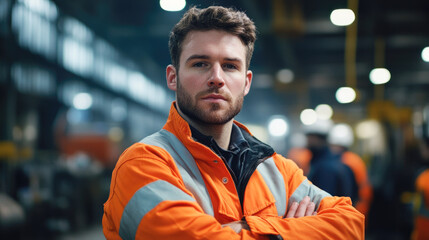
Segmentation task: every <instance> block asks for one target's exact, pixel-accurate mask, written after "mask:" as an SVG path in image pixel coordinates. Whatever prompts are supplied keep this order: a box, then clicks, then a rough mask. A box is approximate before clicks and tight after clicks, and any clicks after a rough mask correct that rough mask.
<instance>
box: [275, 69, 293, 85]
mask: <svg viewBox="0 0 429 240" xmlns="http://www.w3.org/2000/svg"><path fill="white" fill-rule="evenodd" d="M276 77H277V80H278V81H279V82H281V83H290V82H292V81H293V78H294V74H293V72H292V71H291V70H289V69H281V70H280V71H278V72H277V74H276Z"/></svg>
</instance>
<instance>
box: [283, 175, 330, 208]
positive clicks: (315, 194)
mask: <svg viewBox="0 0 429 240" xmlns="http://www.w3.org/2000/svg"><path fill="white" fill-rule="evenodd" d="M305 196H309V197H310V199H311V201H312V202H314V203H315V204H316V209H318V208H319V204H320V202H321V201H322V199H323V198H325V197H331V195H330V194H329V193H327V192H325V191H323V190H322V189H320V188H318V187H317V186H316V185H314V184H311V183H310V182H309V181H308V179H305V180H304V181H302V183H301V184H300V185H299V186H298V188H297V189H296V190H295V192H294V193H293V194H292V196H290V198H289V204H288V208H289V207H290V205H292V203H293V202H300V201H301V200H302V199H303V198H304V197H305Z"/></svg>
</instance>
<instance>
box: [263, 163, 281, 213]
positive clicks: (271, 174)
mask: <svg viewBox="0 0 429 240" xmlns="http://www.w3.org/2000/svg"><path fill="white" fill-rule="evenodd" d="M257 170H258V172H259V173H260V174H261V175H262V177H263V178H264V181H265V184H267V186H268V188H269V189H270V191H271V193H272V194H273V196H274V198H275V199H276V208H277V213H278V215H279V216H284V215H285V214H286V187H285V182H284V179H283V175H282V174H281V173H280V171H279V169H278V168H277V166H276V164H275V162H274V159H273V158H268V159H267V160H265V161H264V162H262V163H261V164H259V166H258V168H257Z"/></svg>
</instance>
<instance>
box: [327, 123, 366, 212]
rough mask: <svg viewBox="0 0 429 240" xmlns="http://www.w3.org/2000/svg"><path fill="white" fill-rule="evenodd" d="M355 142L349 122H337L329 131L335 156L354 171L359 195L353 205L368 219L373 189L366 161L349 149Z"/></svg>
mask: <svg viewBox="0 0 429 240" xmlns="http://www.w3.org/2000/svg"><path fill="white" fill-rule="evenodd" d="M353 142H354V134H353V129H352V128H351V127H350V126H349V125H348V124H345V123H340V124H336V125H335V126H334V127H333V128H332V129H331V130H330V132H329V135H328V143H329V145H330V149H331V152H332V153H333V155H334V156H338V158H340V159H341V162H343V163H344V164H345V165H347V166H348V167H349V168H350V169H351V170H352V171H353V174H354V177H355V182H356V184H357V188H358V192H357V193H358V196H357V200H356V201H354V202H353V205H354V206H355V207H356V209H357V210H359V211H360V212H361V213H362V214H364V215H365V217H366V219H367V217H368V213H369V208H370V205H371V200H372V194H373V193H372V192H373V190H372V186H371V184H370V181H369V178H368V172H367V168H366V165H365V162H364V161H363V160H362V158H361V157H359V156H358V155H357V154H356V153H353V152H351V151H350V150H349V148H350V147H351V146H352V145H353Z"/></svg>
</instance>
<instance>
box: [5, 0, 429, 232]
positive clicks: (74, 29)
mask: <svg viewBox="0 0 429 240" xmlns="http://www.w3.org/2000/svg"><path fill="white" fill-rule="evenodd" d="M168 2H169V1H167V0H161V1H158V0H151V1H137V0H91V1H87V0H73V1H63V0H0V238H1V239H104V237H103V235H102V232H101V217H102V213H103V209H102V204H103V203H104V202H105V201H106V200H107V197H108V193H109V184H110V177H111V172H112V169H113V167H114V165H115V162H116V161H117V159H118V156H119V155H120V153H121V152H122V151H123V150H124V149H125V148H126V147H128V146H129V145H131V144H132V143H134V142H136V141H139V140H141V139H142V138H143V137H145V136H147V135H148V134H151V133H153V132H155V131H157V130H158V129H159V128H161V127H162V126H163V125H164V123H165V120H166V117H167V114H168V110H169V107H170V104H171V101H172V100H173V99H174V93H173V92H171V91H169V90H168V88H167V87H166V84H165V81H166V80H165V67H166V66H167V65H168V64H169V63H170V57H169V52H168V36H169V32H170V30H171V28H172V27H173V26H174V24H175V23H176V22H177V21H178V20H179V19H180V18H181V16H182V15H183V13H184V12H185V11H186V9H188V8H189V7H190V6H197V7H207V6H210V5H222V6H226V7H234V8H236V9H239V10H243V11H245V12H246V13H247V15H248V16H249V17H250V18H251V19H252V20H253V21H254V22H255V24H256V26H257V29H258V40H257V41H256V45H255V52H254V55H253V58H252V62H251V66H250V68H251V70H252V71H253V73H254V79H253V82H252V89H251V91H250V93H249V95H247V96H246V98H245V101H244V106H243V110H242V112H241V113H240V114H239V115H238V116H237V120H238V121H240V122H242V123H244V124H246V125H248V126H249V128H250V129H251V131H253V133H254V134H255V135H256V136H257V137H258V138H260V139H261V140H263V141H265V142H268V143H270V144H271V145H272V146H273V147H274V148H275V150H276V151H277V152H279V153H281V154H283V155H288V153H289V151H290V150H291V149H293V148H297V147H298V148H299V147H303V146H305V138H304V137H303V127H304V126H305V125H310V124H312V123H314V122H316V121H317V120H318V119H319V120H320V119H325V120H326V119H330V120H332V121H333V122H334V123H347V124H348V125H349V126H351V127H352V129H353V132H354V136H353V143H352V144H351V145H350V146H349V149H350V150H353V151H354V152H355V153H357V154H358V155H359V156H361V158H362V159H363V161H364V163H365V166H366V167H367V171H368V177H369V181H370V183H371V185H372V187H373V199H372V203H371V208H370V211H369V215H368V217H367V228H366V231H367V234H366V236H367V239H410V236H411V233H412V230H413V226H414V218H415V211H414V210H415V207H416V205H415V199H416V198H415V188H414V182H415V179H416V176H417V175H418V173H419V172H420V171H421V169H422V168H423V167H424V166H426V165H425V164H424V163H423V162H424V158H425V157H424V156H423V155H422V150H421V149H422V145H424V144H422V139H424V138H425V137H427V136H428V134H429V127H428V121H429V94H428V93H429V27H428V26H429V1H426V0H408V1H399V0H390V1H387V0H360V1H358V0H331V1H319V0H306V1H300V0H269V1H262V0H260V1H257V0H224V1H222V0H211V1H204V0H201V1H197V0H187V1H184V0H183V1H180V0H175V1H172V2H173V3H174V4H176V5H174V4H173V6H172V5H168ZM338 9H340V10H343V11H334V10H338Z"/></svg>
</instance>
